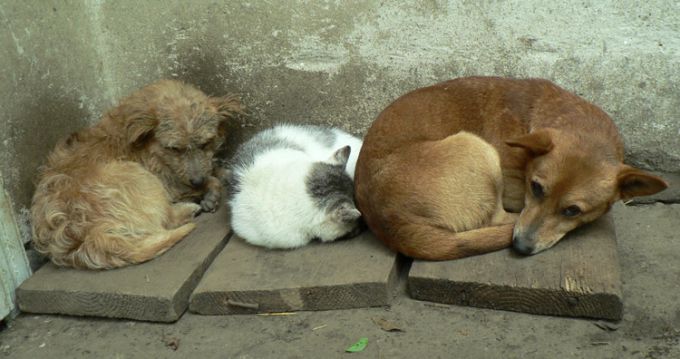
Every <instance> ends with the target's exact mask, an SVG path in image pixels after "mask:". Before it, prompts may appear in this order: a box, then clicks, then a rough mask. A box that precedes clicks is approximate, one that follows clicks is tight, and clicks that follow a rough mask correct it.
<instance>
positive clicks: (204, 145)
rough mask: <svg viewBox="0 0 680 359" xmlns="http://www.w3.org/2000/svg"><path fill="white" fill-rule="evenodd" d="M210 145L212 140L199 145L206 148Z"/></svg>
mask: <svg viewBox="0 0 680 359" xmlns="http://www.w3.org/2000/svg"><path fill="white" fill-rule="evenodd" d="M208 145H210V142H206V143H203V144H200V145H198V148H200V149H202V150H205V149H206V148H208Z"/></svg>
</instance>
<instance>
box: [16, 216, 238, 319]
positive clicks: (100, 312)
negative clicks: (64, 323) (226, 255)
mask: <svg viewBox="0 0 680 359" xmlns="http://www.w3.org/2000/svg"><path fill="white" fill-rule="evenodd" d="M225 207H227V206H222V207H221V208H220V210H218V211H217V212H216V213H211V214H202V215H200V216H199V217H198V218H197V219H196V221H197V223H198V226H197V227H196V229H195V230H194V231H193V232H192V233H190V234H189V235H188V236H187V237H186V238H184V239H183V240H181V241H180V242H179V243H177V244H176V245H175V246H174V247H173V248H171V249H170V250H169V251H168V252H166V253H165V254H163V255H161V256H160V257H157V258H155V259H153V260H151V261H149V262H146V263H142V264H139V265H134V266H129V267H125V268H120V269H114V270H109V271H86V270H77V269H70V268H58V267H56V266H55V265H54V264H52V263H51V262H50V263H48V264H46V265H44V266H43V267H42V268H41V269H40V270H38V271H37V272H36V273H35V274H34V275H33V276H32V277H31V278H29V279H28V280H27V281H26V282H24V284H23V285H21V286H20V287H19V288H18V290H17V301H18V304H19V308H20V309H21V310H22V311H25V312H31V313H54V314H69V315H86V316H97V317H111V318H127V319H136V320H146V321H156V322H173V321H176V320H177V319H179V317H180V316H181V315H182V314H183V313H184V312H185V311H186V309H187V307H188V304H189V296H190V295H191V292H192V291H193V289H194V288H195V287H196V285H197V284H198V282H199V280H200V278H201V276H202V275H203V273H204V272H205V270H206V269H207V267H208V266H209V265H210V263H211V262H212V260H213V259H214V258H215V257H216V256H217V254H218V253H219V251H220V250H222V248H224V246H225V244H226V243H227V236H228V234H229V232H230V227H229V218H228V217H229V215H228V210H227V208H225Z"/></svg>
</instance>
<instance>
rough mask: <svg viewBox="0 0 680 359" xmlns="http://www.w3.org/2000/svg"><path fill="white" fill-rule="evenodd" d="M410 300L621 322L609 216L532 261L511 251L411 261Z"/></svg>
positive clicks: (578, 230)
mask: <svg viewBox="0 0 680 359" xmlns="http://www.w3.org/2000/svg"><path fill="white" fill-rule="evenodd" d="M408 285H409V291H410V293H411V296H412V297H413V298H415V299H419V300H426V301H432V302H439V303H446V304H458V305H468V306H473V307H481V308H491V309H503V310H511V311H518V312H526V313H534V314H546V315H558V316H570V317H588V318H602V319H609V320H620V319H621V317H622V312H623V303H622V296H621V276H620V268H619V260H618V253H617V248H616V234H615V231H614V223H613V220H612V217H611V215H609V214H608V215H605V216H604V217H602V218H600V219H599V220H597V221H595V222H594V223H592V224H590V225H587V226H585V227H582V228H580V229H577V230H576V231H574V232H572V233H570V234H569V235H568V237H567V238H565V239H563V240H562V241H561V242H560V243H558V244H557V245H556V246H555V247H554V248H551V249H549V250H547V251H545V252H542V253H539V254H537V255H534V256H531V257H523V256H520V255H517V254H515V253H514V252H512V251H511V250H510V249H507V250H502V251H498V252H494V253H489V254H485V255H481V256H476V257H469V258H465V259H461V260H456V261H447V262H425V261H414V262H413V265H412V267H411V271H410V272H409V278H408Z"/></svg>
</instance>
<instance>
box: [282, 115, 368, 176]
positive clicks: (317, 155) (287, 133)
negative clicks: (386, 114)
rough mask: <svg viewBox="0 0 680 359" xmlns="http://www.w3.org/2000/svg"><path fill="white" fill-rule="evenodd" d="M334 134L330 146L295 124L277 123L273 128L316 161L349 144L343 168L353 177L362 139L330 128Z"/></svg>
mask: <svg viewBox="0 0 680 359" xmlns="http://www.w3.org/2000/svg"><path fill="white" fill-rule="evenodd" d="M330 130H331V131H332V132H333V134H334V135H335V136H336V137H335V141H334V142H333V144H332V145H331V146H325V145H324V144H322V143H320V142H319V140H318V139H315V138H312V137H310V133H309V131H307V130H306V128H305V127H301V126H295V125H279V126H276V127H274V128H273V132H274V133H275V134H276V136H277V137H280V138H284V139H286V140H289V141H291V142H293V143H295V144H297V145H299V146H300V147H302V148H304V150H305V152H306V153H307V154H308V155H310V156H311V157H312V158H313V159H315V160H316V161H324V160H326V159H328V158H330V157H331V156H332V155H333V153H334V152H335V151H336V150H338V149H339V148H341V147H343V146H350V148H351V151H350V153H349V160H348V161H347V167H346V168H345V169H346V171H347V173H348V174H349V176H350V178H351V179H352V180H353V179H354V169H355V168H356V166H357V158H359V151H361V145H362V141H361V140H360V139H358V138H356V137H354V136H352V135H350V134H349V133H347V132H345V131H343V130H340V129H337V128H331V129H330Z"/></svg>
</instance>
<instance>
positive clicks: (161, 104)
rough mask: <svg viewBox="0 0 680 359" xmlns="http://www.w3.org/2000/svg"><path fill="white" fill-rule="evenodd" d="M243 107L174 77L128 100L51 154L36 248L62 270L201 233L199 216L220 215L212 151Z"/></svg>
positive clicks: (96, 265)
mask: <svg viewBox="0 0 680 359" xmlns="http://www.w3.org/2000/svg"><path fill="white" fill-rule="evenodd" d="M240 111H241V105H240V103H239V101H238V100H237V99H236V98H235V97H233V96H226V97H222V98H212V97H208V96H206V95H205V94H204V93H202V92H201V91H199V90H198V89H196V88H194V87H192V86H189V85H187V84H184V83H181V82H178V81H171V80H163V81H159V82H157V83H154V84H151V85H149V86H147V87H144V88H143V89H141V90H139V91H138V92H136V93H133V94H132V95H131V96H129V97H127V98H125V99H123V100H122V101H121V102H120V104H119V105H118V107H116V108H114V109H113V110H111V111H110V112H108V113H107V114H106V115H105V116H104V118H103V119H102V120H101V121H100V122H99V123H97V124H96V125H94V126H93V127H90V128H86V129H83V130H81V131H79V132H76V133H74V134H72V135H71V136H70V137H68V138H67V139H65V140H63V141H61V142H60V143H58V144H57V146H56V148H55V149H54V150H53V151H52V152H51V153H50V155H49V157H48V161H47V165H46V166H45V167H44V168H42V170H41V174H40V177H39V183H38V186H37V188H36V192H35V195H34V197H33V205H32V208H31V212H32V216H33V221H32V224H33V242H34V245H35V248H36V249H37V250H38V251H40V252H41V253H44V254H47V255H48V256H49V257H50V258H51V259H52V261H53V262H54V263H55V264H57V265H60V266H69V267H76V268H88V269H109V268H115V267H122V266H126V265H129V264H134V263H140V262H144V261H147V260H149V259H152V258H154V257H156V256H158V255H160V254H161V253H163V252H165V251H166V250H168V248H170V247H172V246H173V245H174V244H175V243H177V242H178V241H179V240H181V239H182V238H183V237H184V236H186V235H187V234H188V233H189V232H191V230H192V229H194V227H195V224H194V223H192V219H193V216H194V214H195V213H197V212H198V211H199V210H201V208H202V209H203V210H204V211H214V210H215V209H217V207H218V203H219V200H220V193H221V184H220V181H219V180H218V179H217V178H216V177H215V176H214V172H215V170H216V168H215V166H214V164H213V163H214V161H213V155H214V153H215V151H216V150H217V149H218V148H219V147H220V146H221V145H222V143H223V138H224V124H225V122H226V120H227V119H228V118H229V117H230V116H232V115H233V114H234V113H235V112H240ZM196 202H198V203H200V205H198V204H196ZM173 203H174V204H173Z"/></svg>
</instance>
